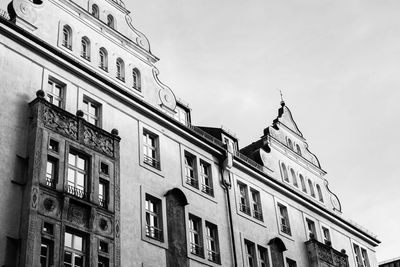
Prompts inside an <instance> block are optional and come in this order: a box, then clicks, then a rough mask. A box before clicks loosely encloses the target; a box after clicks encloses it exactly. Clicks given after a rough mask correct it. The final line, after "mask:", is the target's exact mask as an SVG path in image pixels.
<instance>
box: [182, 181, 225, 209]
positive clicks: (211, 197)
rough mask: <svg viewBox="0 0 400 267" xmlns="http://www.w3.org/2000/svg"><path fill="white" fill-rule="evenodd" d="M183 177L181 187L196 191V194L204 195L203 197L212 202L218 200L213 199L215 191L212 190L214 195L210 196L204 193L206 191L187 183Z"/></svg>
mask: <svg viewBox="0 0 400 267" xmlns="http://www.w3.org/2000/svg"><path fill="white" fill-rule="evenodd" d="M185 179H186V178H184V179H183V180H182V185H183V187H185V188H187V189H189V190H190V191H192V192H194V193H196V194H198V195H200V196H202V197H204V198H207V199H208V200H210V201H212V202H214V203H218V201H216V200H215V192H214V196H211V195H209V194H206V193H204V192H203V191H201V190H200V189H198V188H196V187H193V186H191V185H190V184H187V183H186V181H185Z"/></svg>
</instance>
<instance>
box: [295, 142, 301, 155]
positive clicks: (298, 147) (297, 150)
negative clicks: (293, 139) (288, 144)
mask: <svg viewBox="0 0 400 267" xmlns="http://www.w3.org/2000/svg"><path fill="white" fill-rule="evenodd" d="M296 152H297V154H299V155H300V156H301V149H300V146H299V145H298V144H296Z"/></svg>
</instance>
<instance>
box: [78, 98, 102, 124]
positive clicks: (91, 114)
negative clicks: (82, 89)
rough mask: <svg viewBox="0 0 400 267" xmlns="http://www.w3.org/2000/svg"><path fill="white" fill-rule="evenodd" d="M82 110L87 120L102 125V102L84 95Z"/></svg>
mask: <svg viewBox="0 0 400 267" xmlns="http://www.w3.org/2000/svg"><path fill="white" fill-rule="evenodd" d="M82 111H83V118H84V119H85V120H86V121H87V122H89V123H91V124H93V125H95V126H97V127H100V104H98V103H95V102H94V101H92V100H90V99H89V98H87V97H84V98H83V105H82Z"/></svg>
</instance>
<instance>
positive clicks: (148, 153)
mask: <svg viewBox="0 0 400 267" xmlns="http://www.w3.org/2000/svg"><path fill="white" fill-rule="evenodd" d="M159 158H160V155H159V147H158V136H156V135H155V134H153V133H150V132H149V131H147V130H145V129H143V162H144V163H145V164H147V165H150V166H152V167H154V168H156V169H160V160H159Z"/></svg>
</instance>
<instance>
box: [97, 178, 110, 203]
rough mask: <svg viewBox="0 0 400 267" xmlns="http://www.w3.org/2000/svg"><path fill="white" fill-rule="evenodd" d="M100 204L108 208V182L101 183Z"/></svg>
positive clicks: (102, 181)
mask: <svg viewBox="0 0 400 267" xmlns="http://www.w3.org/2000/svg"><path fill="white" fill-rule="evenodd" d="M99 204H100V206H102V207H103V208H107V204H108V182H107V181H105V180H103V179H100V182H99Z"/></svg>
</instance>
